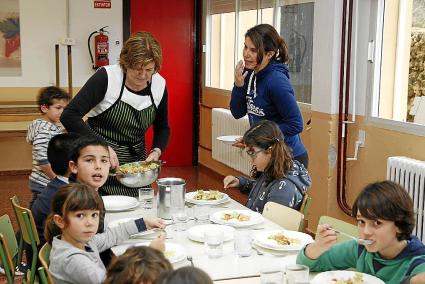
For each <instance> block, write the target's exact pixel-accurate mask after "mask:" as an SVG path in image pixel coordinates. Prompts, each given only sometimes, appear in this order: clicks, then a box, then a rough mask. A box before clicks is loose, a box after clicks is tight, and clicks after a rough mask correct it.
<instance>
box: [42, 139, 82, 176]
mask: <svg viewBox="0 0 425 284" xmlns="http://www.w3.org/2000/svg"><path fill="white" fill-rule="evenodd" d="M80 136H81V135H80V134H78V133H62V134H58V135H56V136H53V137H52V139H50V141H49V145H48V146H47V159H48V160H49V163H50V166H51V167H52V170H53V172H54V173H55V174H57V175H61V176H63V175H65V174H66V172H67V170H68V166H69V160H70V154H71V151H72V148H73V146H74V143H75V141H76V140H77V139H78V138H79V137H80Z"/></svg>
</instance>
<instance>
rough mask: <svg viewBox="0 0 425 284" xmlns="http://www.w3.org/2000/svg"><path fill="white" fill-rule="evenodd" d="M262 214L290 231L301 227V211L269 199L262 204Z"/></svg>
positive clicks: (302, 218) (302, 217)
mask: <svg viewBox="0 0 425 284" xmlns="http://www.w3.org/2000/svg"><path fill="white" fill-rule="evenodd" d="M263 216H264V217H265V218H267V219H269V220H270V221H272V222H274V223H276V224H278V225H280V226H282V227H283V228H285V229H287V230H291V231H299V230H300V229H302V226H303V221H304V215H303V214H302V213H301V212H299V211H297V210H295V209H292V208H289V207H287V206H285V205H282V204H279V203H276V202H271V201H269V202H267V203H266V205H265V206H264V209H263Z"/></svg>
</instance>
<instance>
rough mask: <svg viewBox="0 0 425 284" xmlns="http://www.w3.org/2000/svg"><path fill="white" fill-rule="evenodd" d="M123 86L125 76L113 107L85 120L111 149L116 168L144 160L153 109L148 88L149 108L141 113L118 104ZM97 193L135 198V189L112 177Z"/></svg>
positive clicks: (136, 193)
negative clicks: (116, 159) (118, 164)
mask: <svg viewBox="0 0 425 284" xmlns="http://www.w3.org/2000/svg"><path fill="white" fill-rule="evenodd" d="M124 85H125V75H124V79H123V83H122V86H121V91H120V94H119V97H118V99H117V100H116V101H115V103H114V104H113V105H112V106H111V107H110V108H108V109H107V110H105V111H104V112H102V113H101V114H99V115H98V116H95V117H91V118H89V119H88V120H87V122H88V125H89V126H90V128H91V129H93V131H94V132H96V133H97V134H98V135H100V136H101V137H103V138H104V139H105V141H106V142H108V144H109V146H111V147H112V149H114V151H115V153H116V154H117V156H118V160H119V162H120V165H123V164H126V163H131V162H136V161H143V160H145V159H146V145H145V133H146V131H147V130H148V128H149V127H150V126H151V125H152V124H153V122H154V120H155V115H156V109H157V108H156V105H155V102H154V100H153V97H152V92H151V90H150V85H149V84H148V86H147V91H148V93H149V97H150V99H151V102H152V105H151V106H149V107H147V108H145V109H142V110H137V109H135V108H133V107H132V106H131V105H129V104H127V103H125V102H123V101H121V97H122V94H123V90H124V87H125V86H124ZM99 193H100V194H101V195H128V196H133V197H137V196H138V190H137V189H136V188H130V187H126V186H124V185H122V184H121V183H120V182H119V181H118V180H117V179H116V178H115V177H112V176H109V177H108V180H107V181H106V183H105V184H104V185H103V186H102V187H101V188H100V189H99Z"/></svg>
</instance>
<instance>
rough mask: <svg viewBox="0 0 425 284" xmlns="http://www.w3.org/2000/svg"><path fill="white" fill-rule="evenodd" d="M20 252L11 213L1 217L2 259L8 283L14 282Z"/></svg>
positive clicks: (0, 242)
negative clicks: (10, 216)
mask: <svg viewBox="0 0 425 284" xmlns="http://www.w3.org/2000/svg"><path fill="white" fill-rule="evenodd" d="M18 253H19V248H18V242H17V241H16V237H15V232H14V230H13V226H12V222H11V221H10V218H9V215H7V214H6V215H3V216H1V217H0V260H1V263H3V267H4V271H5V274H6V279H7V283H13V279H14V277H15V267H16V263H17V257H18Z"/></svg>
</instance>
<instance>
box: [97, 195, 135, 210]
mask: <svg viewBox="0 0 425 284" xmlns="http://www.w3.org/2000/svg"><path fill="white" fill-rule="evenodd" d="M102 199H103V205H104V206H105V210H106V211H110V212H119V211H127V210H131V209H134V208H136V207H138V206H139V201H138V200H137V199H136V198H134V197H130V196H123V195H107V196H102Z"/></svg>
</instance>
